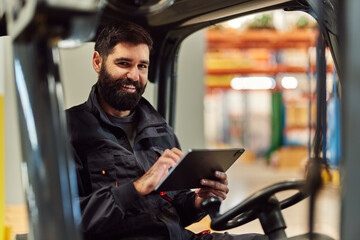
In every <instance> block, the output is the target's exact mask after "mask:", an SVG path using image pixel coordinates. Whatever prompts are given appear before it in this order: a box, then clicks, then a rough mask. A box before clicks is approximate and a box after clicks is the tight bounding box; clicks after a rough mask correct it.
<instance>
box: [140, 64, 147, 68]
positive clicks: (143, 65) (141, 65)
mask: <svg viewBox="0 0 360 240" xmlns="http://www.w3.org/2000/svg"><path fill="white" fill-rule="evenodd" d="M147 67H148V66H147V65H145V64H140V65H139V68H144V69H146V68H147Z"/></svg>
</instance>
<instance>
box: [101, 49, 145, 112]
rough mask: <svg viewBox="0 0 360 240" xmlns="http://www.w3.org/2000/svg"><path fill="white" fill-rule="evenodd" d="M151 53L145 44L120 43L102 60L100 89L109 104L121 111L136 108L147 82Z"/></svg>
mask: <svg viewBox="0 0 360 240" xmlns="http://www.w3.org/2000/svg"><path fill="white" fill-rule="evenodd" d="M149 54H150V52H149V47H148V46H147V45H146V44H139V45H133V44H130V43H123V42H121V43H118V44H117V45H116V46H115V47H114V49H113V52H112V53H110V54H109V55H108V56H107V58H106V60H105V61H104V59H102V60H103V61H102V62H101V68H100V69H99V71H98V74H99V79H98V83H99V85H98V86H99V89H98V90H99V93H100V94H101V96H102V98H103V99H104V100H105V102H106V103H107V104H109V105H110V106H111V107H113V108H114V109H116V110H118V111H127V110H132V109H133V108H135V106H136V105H137V104H138V102H139V100H140V98H141V96H142V94H143V93H144V91H145V87H146V84H147V79H148V67H149Z"/></svg>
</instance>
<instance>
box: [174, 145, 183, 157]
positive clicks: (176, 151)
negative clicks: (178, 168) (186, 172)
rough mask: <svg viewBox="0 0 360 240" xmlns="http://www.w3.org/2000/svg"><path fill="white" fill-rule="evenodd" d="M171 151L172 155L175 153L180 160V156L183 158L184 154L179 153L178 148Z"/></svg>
mask: <svg viewBox="0 0 360 240" xmlns="http://www.w3.org/2000/svg"><path fill="white" fill-rule="evenodd" d="M171 151H172V152H173V153H175V154H176V155H178V156H179V157H180V158H181V157H182V156H184V154H185V153H184V152H183V151H181V150H180V149H178V148H176V147H174V148H172V149H171Z"/></svg>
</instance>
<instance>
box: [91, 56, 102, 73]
mask: <svg viewBox="0 0 360 240" xmlns="http://www.w3.org/2000/svg"><path fill="white" fill-rule="evenodd" d="M92 64H93V68H94V70H95V72H97V73H100V69H101V64H102V57H101V56H100V53H99V52H98V51H95V52H94V55H93V60H92Z"/></svg>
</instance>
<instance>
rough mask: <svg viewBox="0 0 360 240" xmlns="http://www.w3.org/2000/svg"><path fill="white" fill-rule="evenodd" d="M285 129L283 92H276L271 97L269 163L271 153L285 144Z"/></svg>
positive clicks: (267, 154) (267, 155) (267, 156)
mask: <svg viewBox="0 0 360 240" xmlns="http://www.w3.org/2000/svg"><path fill="white" fill-rule="evenodd" d="M283 127H284V104H283V101H282V92H280V91H276V92H273V93H272V95H271V144H270V148H269V150H268V152H267V153H266V159H267V161H268V162H269V159H270V156H271V153H273V152H274V151H275V150H277V149H278V148H279V147H280V146H282V144H283Z"/></svg>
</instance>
